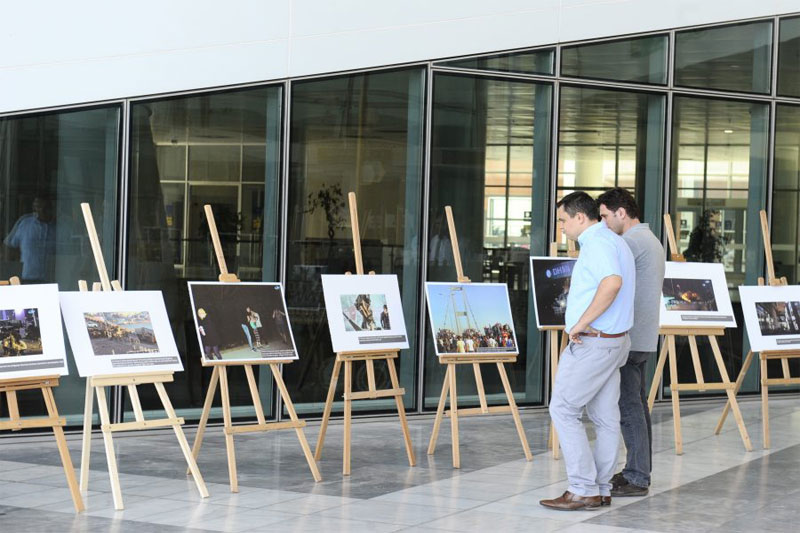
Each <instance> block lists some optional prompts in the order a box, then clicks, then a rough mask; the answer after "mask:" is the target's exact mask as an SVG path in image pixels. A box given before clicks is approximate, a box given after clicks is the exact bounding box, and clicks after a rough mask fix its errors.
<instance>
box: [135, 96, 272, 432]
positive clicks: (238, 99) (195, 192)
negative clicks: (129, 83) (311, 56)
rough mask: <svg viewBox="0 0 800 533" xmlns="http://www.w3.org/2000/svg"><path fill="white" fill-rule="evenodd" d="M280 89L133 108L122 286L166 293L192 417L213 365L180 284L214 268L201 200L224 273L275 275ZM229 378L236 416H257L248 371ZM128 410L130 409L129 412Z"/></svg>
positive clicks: (179, 378) (253, 277)
mask: <svg viewBox="0 0 800 533" xmlns="http://www.w3.org/2000/svg"><path fill="white" fill-rule="evenodd" d="M281 93H282V88H281V87H265V88H258V89H247V90H242V91H231V92H223V93H214V94H204V95H199V96H188V97H181V98H172V99H167V100H151V101H146V102H134V103H133V104H132V105H131V179H130V181H131V184H130V227H129V228H130V229H129V235H128V276H127V287H128V288H129V289H153V290H161V291H163V293H164V300H165V301H166V304H167V310H168V311H169V315H170V317H171V318H172V328H173V332H174V334H175V340H176V342H177V344H178V349H179V350H180V352H181V357H182V359H183V365H184V369H185V370H184V372H179V373H177V374H175V382H174V383H173V384H169V385H168V389H170V397H171V399H172V403H173V404H174V405H175V407H176V408H178V410H179V411H180V414H181V416H184V417H186V418H189V419H192V418H194V419H197V418H199V417H200V410H201V408H202V406H203V400H204V398H205V392H206V389H207V387H208V382H209V379H210V377H211V370H210V369H205V368H203V367H202V366H201V364H200V349H199V347H198V345H197V335H196V334H195V331H194V321H193V319H192V314H191V311H190V308H189V299H188V296H189V295H188V292H187V286H186V282H187V281H201V280H216V279H217V276H218V275H219V267H218V266H217V264H216V259H215V255H214V250H213V247H212V244H211V241H210V237H209V233H208V224H207V222H206V219H205V213H204V212H203V206H204V205H205V204H211V206H212V208H213V210H214V219H215V221H216V224H217V229H218V231H219V234H220V240H221V242H222V248H223V252H224V254H225V260H226V263H227V267H228V270H229V271H230V272H232V273H235V274H236V275H237V276H238V277H239V278H240V279H242V280H249V281H262V280H263V281H275V280H276V279H277V270H276V265H277V254H278V252H277V248H276V237H275V236H276V235H277V222H276V221H277V207H278V198H277V191H278V179H279V176H280V168H281V161H280V153H281V150H280V137H281V98H282V97H281ZM243 181H247V182H248V184H247V185H245V184H243V183H242V182H243ZM265 198H266V199H267V200H266V202H265ZM263 368H264V367H256V368H255V372H256V373H257V376H258V380H259V391H260V393H261V398H262V402H263V403H264V406H265V411H266V412H267V414H268V415H269V414H271V409H270V403H269V402H270V397H271V391H272V381H271V376H270V371H269V369H268V368H267V369H266V372H264V371H263ZM228 379H229V380H231V385H230V391H231V403H232V405H233V415H234V416H235V417H252V416H254V414H255V411H254V409H253V407H252V399H251V397H250V394H249V389H248V387H247V383H246V379H245V376H244V375H243V374H242V373H241V372H231V373H230V375H229V378H228ZM140 395H142V402H143V404H144V407H145V408H148V406H149V407H152V408H156V409H157V408H159V407H160V403H159V401H158V398H157V397H155V395H154V394H153V393H152V390H148V389H143V390H142V391H141V392H140ZM248 404H249V406H248ZM219 406H220V403H219V400H215V403H214V408H213V409H212V413H211V416H212V417H215V418H220V417H221V415H222V412H221V409H220V407H219ZM132 416H133V414H132V412H131V411H130V407H129V406H126V411H125V417H126V419H130V418H132Z"/></svg>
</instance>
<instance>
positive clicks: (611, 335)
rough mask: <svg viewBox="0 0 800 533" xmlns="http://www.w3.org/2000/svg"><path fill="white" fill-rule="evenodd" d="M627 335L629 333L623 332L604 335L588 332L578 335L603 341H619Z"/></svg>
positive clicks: (599, 332)
mask: <svg viewBox="0 0 800 533" xmlns="http://www.w3.org/2000/svg"><path fill="white" fill-rule="evenodd" d="M627 334H628V332H627V331H623V332H622V333H603V332H602V331H598V332H597V333H590V332H588V331H582V332H580V333H578V335H579V336H581V337H600V338H601V339H617V338H619V337H624V336H625V335H627Z"/></svg>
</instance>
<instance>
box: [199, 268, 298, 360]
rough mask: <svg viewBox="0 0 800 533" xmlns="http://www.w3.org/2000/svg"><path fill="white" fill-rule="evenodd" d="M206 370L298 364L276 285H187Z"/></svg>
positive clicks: (278, 287) (213, 282) (200, 283)
mask: <svg viewBox="0 0 800 533" xmlns="http://www.w3.org/2000/svg"><path fill="white" fill-rule="evenodd" d="M189 298H190V299H191V302H192V314H193V316H194V324H195V332H196V333H197V340H198V342H199V343H200V346H201V347H202V353H201V357H202V359H203V362H204V363H205V364H214V363H215V362H220V361H263V360H265V359H282V360H283V359H297V358H298V355H297V348H296V346H295V343H294V337H293V336H292V328H291V325H290V323H289V315H288V312H287V310H286V301H285V300H284V297H283V288H282V287H281V284H280V283H259V282H253V283H251V282H239V283H222V282H217V281H210V282H204V281H191V282H189Z"/></svg>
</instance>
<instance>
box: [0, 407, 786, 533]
mask: <svg viewBox="0 0 800 533" xmlns="http://www.w3.org/2000/svg"><path fill="white" fill-rule="evenodd" d="M722 406H723V402H722V400H716V401H702V402H684V405H683V406H682V410H681V415H682V428H683V442H684V446H683V448H684V453H683V455H680V456H678V455H676V454H675V448H674V443H673V423H672V412H671V408H670V406H669V405H659V406H657V407H656V409H655V410H654V412H653V422H654V427H653V441H654V442H653V451H654V457H653V483H652V486H651V490H650V494H649V495H648V496H646V497H641V498H615V499H614V501H613V505H612V506H611V507H604V508H603V509H600V510H597V511H594V512H577V513H564V512H555V511H551V510H548V509H546V508H544V507H542V506H541V505H539V500H540V499H543V498H549V497H554V496H558V495H560V494H561V493H562V492H563V491H564V490H565V488H566V475H565V472H564V461H563V460H561V461H554V460H553V459H552V457H551V455H550V453H549V452H548V451H547V450H546V449H545V445H546V440H547V432H548V429H549V418H548V416H547V413H546V411H543V410H528V411H525V412H523V415H522V419H523V424H524V426H525V430H526V433H527V436H528V439H529V442H530V444H531V449H532V451H533V452H534V454H535V457H534V459H533V461H530V462H528V461H526V460H525V459H524V456H523V454H522V450H521V447H520V445H519V440H518V437H517V435H516V431H515V429H514V425H513V423H512V422H511V420H510V417H507V416H490V417H474V418H473V417H470V418H468V419H464V420H462V421H461V424H460V430H461V431H460V441H461V465H462V467H461V468H460V469H454V468H453V467H452V457H451V443H450V431H449V429H450V428H449V420H446V421H445V422H444V425H443V426H442V431H441V433H440V437H439V443H438V446H437V449H436V453H435V454H434V455H427V454H426V453H425V452H426V449H427V443H428V439H429V437H430V431H431V426H432V419H431V417H412V418H411V420H410V427H411V435H412V440H413V442H414V443H415V452H416V454H417V466H416V467H413V468H410V467H409V466H408V463H407V457H406V454H405V450H404V447H403V443H402V437H401V434H400V431H399V427H398V423H397V421H396V420H395V419H392V418H376V419H362V420H358V421H356V422H355V423H354V424H353V431H352V436H353V454H352V472H351V475H350V476H343V475H342V473H341V454H342V438H343V433H342V431H343V428H342V424H341V422H340V421H334V422H333V423H332V424H331V426H330V428H329V431H328V435H327V439H326V444H325V449H324V452H323V456H322V461H320V463H319V467H320V470H321V472H322V475H323V478H324V479H323V481H322V482H320V483H315V482H314V480H313V479H312V477H311V474H310V472H309V470H308V465H307V463H306V462H305V458H304V457H303V454H302V453H301V450H300V447H299V445H298V442H297V438H296V435H295V434H294V432H276V433H273V434H269V435H239V436H237V437H236V457H237V468H238V470H237V471H238V474H239V492H238V493H233V492H231V490H230V485H229V473H228V467H227V462H226V457H227V455H226V449H225V441H224V438H223V435H222V431H221V430H220V428H219V427H211V428H209V429H208V431H207V433H206V437H205V441H204V444H203V448H202V450H201V453H200V457H199V460H198V462H199V465H200V468H201V471H202V473H203V477H204V479H205V481H206V483H207V487H208V489H209V493H210V497H209V498H202V497H201V496H200V494H199V492H198V490H197V488H196V486H195V483H194V482H193V480H192V478H191V477H187V476H186V474H185V468H186V465H185V461H184V459H183V456H182V455H181V453H180V451H179V450H178V447H177V443H176V442H175V438H174V435H173V434H172V432H170V431H152V432H146V433H138V434H130V435H124V436H120V437H118V438H115V448H116V450H117V454H118V464H119V470H120V483H121V486H122V490H123V498H124V503H125V509H124V510H123V511H116V510H115V509H114V505H113V498H112V495H111V484H110V481H109V478H108V473H107V471H106V470H105V469H106V462H105V457H104V452H103V445H102V438H101V437H100V436H99V435H95V437H94V438H93V452H92V453H93V457H92V462H91V466H92V469H91V471H90V483H89V489H90V490H89V492H88V494H87V496H86V505H87V510H86V512H84V513H81V514H75V512H74V509H73V506H72V501H71V499H70V494H69V491H68V490H67V487H66V482H65V480H64V473H63V469H62V468H61V464H60V460H59V456H58V453H56V450H55V446H54V443H53V442H52V438H50V439H48V438H45V437H38V436H37V437H20V436H16V435H15V436H10V437H4V438H0V453H2V459H0V530H2V531H14V532H17V531H23V532H24V531H56V532H59V533H62V532H72V531H75V532H78V531H80V532H84V531H89V532H94V531H98V532H99V531H103V532H105V531H113V532H123V533H124V532H129V531H130V532H135V533H150V532H156V531H158V532H166V533H171V532H177V531H189V532H199V531H230V532H237V533H238V532H272V531H275V532H277V531H280V532H287V531H314V532H326V531H337V532H338V531H352V532H362V531H363V532H369V533H381V532H384V531H385V532H392V531H406V532H417V533H433V532H443V531H456V532H477V531H481V532H484V531H490V532H500V531H503V532H505V531H511V532H513V531H532V530H534V531H538V532H548V531H563V532H585V533H626V532H627V533H633V532H643V533H646V532H678V533H692V532H695V531H719V532H722V531H725V532H731V533H736V532H739V531H741V532H744V531H747V532H748V533H751V532H753V531H768V532H772V531H792V530H795V529H796V527H795V526H796V522H797V502H798V501H800V485H799V484H798V483H797V481H796V478H797V476H796V474H795V473H796V472H797V470H798V466H800V400H798V399H796V398H789V397H785V398H776V399H774V400H771V402H770V407H771V413H770V415H771V423H772V424H771V425H772V448H771V449H769V450H764V449H762V448H761V427H760V422H761V421H760V415H761V412H760V404H759V403H758V402H757V401H754V400H753V399H748V400H745V401H742V402H741V407H742V412H743V415H744V418H745V421H746V422H747V428H748V431H749V432H750V437H751V439H752V441H753V445H754V448H755V449H754V450H753V451H752V452H747V451H745V450H744V447H743V446H742V442H741V439H740V437H739V433H738V430H737V428H736V425H735V424H734V423H733V420H730V421H728V423H727V425H726V426H725V428H724V430H723V432H722V434H721V435H719V436H715V435H714V434H713V428H714V425H715V424H716V421H717V418H718V417H719V413H720V411H721V409H722ZM318 431H319V423H318V422H310V423H309V425H308V427H307V428H306V435H307V437H308V440H309V442H310V443H312V446H313V444H314V443H315V442H316V437H317V432H318ZM588 431H589V434H590V435H592V434H593V431H592V429H591V427H588ZM186 432H187V436H188V437H189V439H190V440H191V439H192V438H193V436H194V435H193V432H194V430H193V429H191V428H187V430H186ZM68 442H69V447H70V451H71V453H72V457H73V461H74V462H75V465H76V466H79V464H78V461H79V459H80V445H81V442H80V435H77V434H71V435H69V436H68ZM623 459H624V453H623V450H620V461H622V460H623ZM76 473H77V470H76Z"/></svg>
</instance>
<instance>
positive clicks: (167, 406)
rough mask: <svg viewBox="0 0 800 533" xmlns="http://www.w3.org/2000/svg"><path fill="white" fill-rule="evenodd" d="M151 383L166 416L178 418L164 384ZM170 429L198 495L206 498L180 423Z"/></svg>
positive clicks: (204, 486) (195, 463) (203, 486)
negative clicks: (175, 438) (173, 432)
mask: <svg viewBox="0 0 800 533" xmlns="http://www.w3.org/2000/svg"><path fill="white" fill-rule="evenodd" d="M153 385H155V387H156V391H157V392H158V397H159V398H161V403H162V404H163V405H164V410H165V411H166V412H167V416H168V417H170V418H178V415H177V414H176V413H175V409H173V408H172V402H170V401H169V395H168V394H167V390H166V389H165V388H164V384H163V383H161V382H156V383H153ZM172 429H173V430H174V431H175V436H176V437H177V438H178V444H180V446H181V451H182V452H183V456H184V457H185V458H186V462H187V463H188V464H189V470H190V471H191V472H192V478H194V484H195V485H197V490H198V492H200V496H201V497H203V498H208V489H207V488H206V483H205V481H203V476H202V474H200V469H199V468H197V462H196V461H195V460H194V456H193V455H192V450H191V449H190V448H189V441H188V440H186V435H185V434H184V433H183V428H182V427H181V425H180V424H177V423H176V424H175V425H174V426H172Z"/></svg>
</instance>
